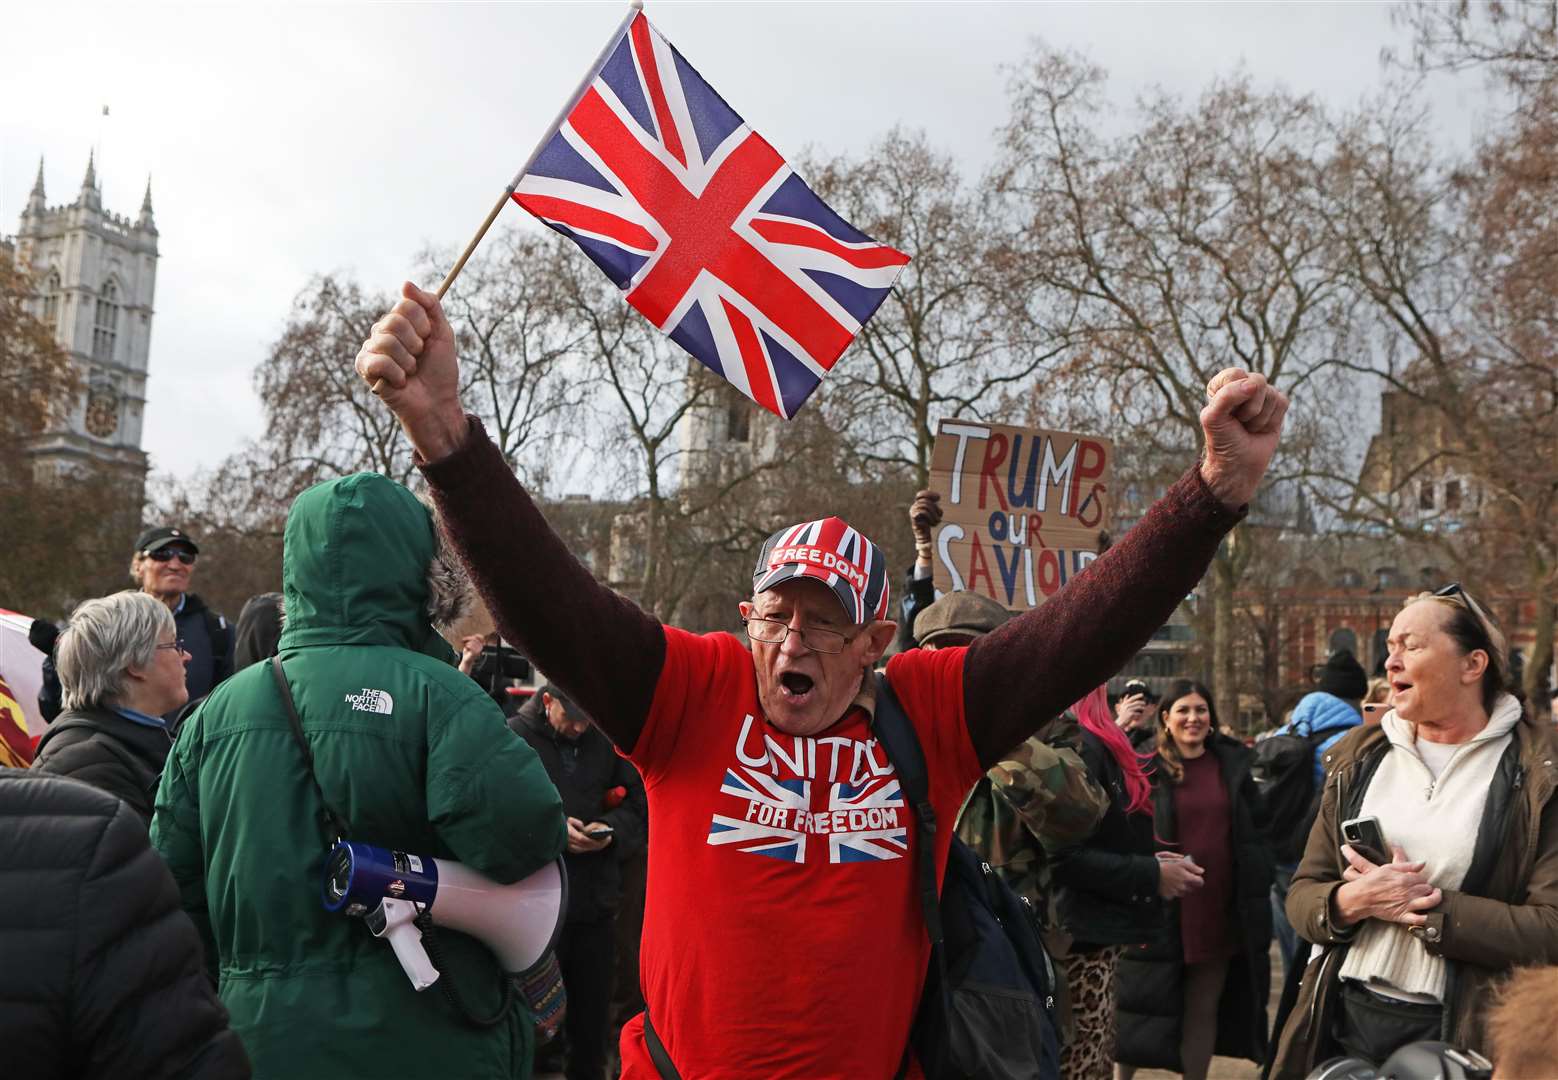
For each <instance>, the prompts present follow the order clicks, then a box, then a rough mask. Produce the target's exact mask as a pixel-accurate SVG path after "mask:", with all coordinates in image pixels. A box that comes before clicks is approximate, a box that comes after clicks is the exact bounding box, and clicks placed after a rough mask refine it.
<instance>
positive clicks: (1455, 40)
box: [1387, 0, 1558, 112]
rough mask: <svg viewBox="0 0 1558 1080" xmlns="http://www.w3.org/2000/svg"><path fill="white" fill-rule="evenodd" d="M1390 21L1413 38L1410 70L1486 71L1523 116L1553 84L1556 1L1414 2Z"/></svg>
mask: <svg viewBox="0 0 1558 1080" xmlns="http://www.w3.org/2000/svg"><path fill="white" fill-rule="evenodd" d="M1392 17H1393V18H1394V19H1395V20H1396V21H1397V22H1399V23H1404V24H1405V25H1406V27H1407V29H1408V30H1409V31H1410V33H1411V35H1412V44H1411V57H1410V60H1411V63H1412V65H1413V66H1414V67H1416V68H1418V69H1419V70H1422V71H1435V70H1441V71H1465V70H1469V69H1482V70H1486V71H1490V72H1491V73H1492V74H1493V75H1494V76H1495V77H1496V78H1498V79H1499V80H1500V81H1501V82H1503V83H1504V84H1505V85H1506V86H1508V87H1509V88H1510V89H1511V90H1512V91H1513V92H1514V93H1515V95H1516V104H1517V106H1518V107H1521V108H1524V109H1526V110H1527V111H1528V112H1531V111H1534V110H1535V109H1536V108H1539V107H1540V104H1541V96H1542V93H1543V89H1544V88H1545V87H1547V86H1549V85H1550V84H1551V83H1552V82H1553V81H1554V79H1555V78H1558V0H1479V2H1475V3H1474V2H1473V0H1413V2H1412V3H1409V4H1404V5H1401V6H1400V7H1398V8H1397V9H1396V10H1395V11H1394V12H1393V13H1392ZM1387 56H1389V53H1388V51H1387Z"/></svg>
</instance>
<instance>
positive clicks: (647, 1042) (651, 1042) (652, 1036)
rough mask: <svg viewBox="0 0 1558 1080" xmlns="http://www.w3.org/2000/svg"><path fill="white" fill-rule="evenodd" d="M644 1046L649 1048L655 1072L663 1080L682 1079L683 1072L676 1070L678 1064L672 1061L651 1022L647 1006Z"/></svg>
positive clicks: (645, 1011)
mask: <svg viewBox="0 0 1558 1080" xmlns="http://www.w3.org/2000/svg"><path fill="white" fill-rule="evenodd" d="M644 1046H645V1047H646V1048H648V1050H649V1060H650V1061H652V1062H653V1063H654V1066H655V1072H657V1073H659V1074H660V1077H661V1080H682V1074H681V1073H679V1072H677V1071H676V1065H675V1063H673V1062H672V1061H671V1055H670V1054H669V1053H668V1052H667V1051H666V1049H665V1043H663V1042H661V1041H660V1036H659V1035H658V1034H657V1033H656V1032H655V1026H654V1024H652V1023H650V1022H649V1010H648V1009H647V1008H646V1009H645V1010H644Z"/></svg>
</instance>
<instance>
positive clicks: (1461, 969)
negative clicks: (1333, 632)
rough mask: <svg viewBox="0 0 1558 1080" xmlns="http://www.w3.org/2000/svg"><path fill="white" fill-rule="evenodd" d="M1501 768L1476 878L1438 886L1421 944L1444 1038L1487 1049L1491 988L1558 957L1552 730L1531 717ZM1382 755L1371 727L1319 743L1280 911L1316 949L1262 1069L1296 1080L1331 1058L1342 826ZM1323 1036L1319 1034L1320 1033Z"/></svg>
mask: <svg viewBox="0 0 1558 1080" xmlns="http://www.w3.org/2000/svg"><path fill="white" fill-rule="evenodd" d="M1514 735H1515V741H1514V742H1513V743H1512V744H1511V752H1507V753H1506V755H1505V757H1504V759H1503V760H1502V761H1501V762H1500V764H1499V769H1498V773H1497V775H1496V777H1495V780H1494V784H1493V788H1492V790H1491V791H1490V792H1489V795H1488V802H1489V806H1488V809H1487V811H1485V813H1484V816H1483V824H1482V826H1481V828H1480V829H1479V830H1478V834H1477V853H1476V856H1475V857H1474V860H1473V864H1472V869H1471V871H1470V872H1469V873H1468V877H1472V876H1481V875H1479V871H1478V863H1479V862H1484V861H1486V864H1487V865H1486V867H1485V870H1486V875H1485V885H1484V886H1483V887H1482V888H1479V889H1476V890H1475V892H1476V895H1472V893H1470V892H1461V891H1456V890H1446V891H1445V893H1444V902H1443V903H1442V904H1440V905H1439V906H1438V907H1437V908H1435V909H1434V910H1433V911H1431V912H1429V914H1428V925H1427V926H1426V927H1425V928H1424V930H1423V932H1422V934H1421V935H1420V937H1419V940H1421V941H1422V942H1423V945H1424V946H1425V947H1426V948H1427V949H1428V951H1429V952H1430V953H1432V954H1434V955H1436V956H1443V957H1444V958H1445V959H1446V960H1448V961H1450V974H1449V982H1448V985H1447V988H1446V993H1445V1006H1446V1008H1445V1014H1446V1015H1445V1020H1446V1024H1445V1031H1444V1037H1445V1038H1446V1039H1447V1041H1449V1042H1451V1043H1454V1044H1457V1045H1461V1046H1471V1047H1474V1048H1477V1049H1482V1050H1485V1049H1486V1048H1485V1047H1484V1046H1483V1026H1482V1025H1483V1010H1484V1009H1485V1008H1486V1006H1487V1004H1488V1002H1489V998H1490V994H1489V990H1490V989H1491V987H1492V984H1493V983H1494V982H1495V981H1496V980H1497V979H1499V978H1500V977H1502V976H1504V975H1506V974H1508V972H1509V971H1510V969H1511V968H1513V967H1514V966H1515V965H1517V964H1554V963H1558V799H1554V798H1553V794H1554V791H1555V790H1558V735H1555V733H1554V730H1553V728H1552V727H1550V726H1548V725H1545V724H1538V723H1537V722H1535V721H1533V720H1532V719H1531V717H1530V716H1529V715H1527V716H1522V717H1521V718H1520V722H1519V723H1517V724H1516V725H1515V729H1514ZM1388 752H1389V747H1388V744H1387V743H1386V739H1385V733H1384V732H1383V731H1382V730H1380V728H1379V727H1377V726H1369V727H1360V728H1356V729H1354V730H1353V731H1350V732H1348V733H1347V735H1346V736H1345V737H1344V738H1343V739H1342V740H1341V741H1340V742H1338V743H1337V744H1336V745H1335V746H1333V747H1332V748H1331V749H1330V750H1328V751H1327V752H1326V754H1325V756H1324V758H1323V759H1322V760H1323V762H1324V764H1325V792H1324V795H1323V797H1322V800H1321V803H1320V816H1319V818H1318V819H1316V821H1315V826H1314V828H1313V829H1312V830H1311V831H1310V833H1309V842H1308V844H1307V845H1306V847H1305V849H1304V857H1303V861H1302V862H1300V863H1299V866H1298V869H1297V870H1296V871H1295V872H1294V874H1293V884H1292V886H1291V888H1290V889H1289V890H1288V899H1287V916H1288V920H1289V921H1290V922H1291V923H1292V924H1293V929H1294V930H1296V931H1298V936H1299V937H1300V938H1303V939H1305V940H1307V941H1310V942H1314V943H1315V944H1317V945H1320V946H1322V947H1323V951H1322V952H1321V953H1320V955H1318V956H1317V957H1316V958H1315V959H1313V960H1312V961H1310V963H1309V966H1308V968H1307V969H1306V970H1305V972H1304V980H1303V984H1302V986H1301V987H1300V989H1299V992H1298V1000H1297V1002H1296V1004H1295V1005H1294V1008H1293V1011H1292V1012H1291V1013H1290V1014H1289V1016H1288V1020H1287V1024H1286V1026H1285V1027H1284V1028H1283V1030H1282V1034H1281V1037H1280V1040H1279V1042H1278V1044H1277V1053H1276V1057H1275V1059H1274V1061H1273V1063H1272V1069H1271V1073H1270V1075H1271V1076H1272V1077H1273V1078H1275V1080H1302V1078H1303V1077H1305V1076H1307V1075H1308V1073H1309V1072H1310V1070H1311V1069H1313V1068H1314V1066H1315V1065H1317V1064H1319V1063H1320V1062H1322V1061H1324V1060H1325V1059H1326V1057H1327V1056H1329V1055H1331V1054H1333V1053H1334V1050H1333V1049H1332V1048H1331V1046H1330V1045H1329V1044H1330V1038H1329V1032H1330V1030H1331V1023H1332V1019H1333V1016H1332V1013H1333V1010H1334V1007H1335V1001H1336V997H1337V988H1338V985H1339V981H1340V980H1339V977H1338V972H1339V971H1340V970H1341V965H1342V959H1343V957H1344V956H1345V955H1346V951H1347V945H1348V942H1349V941H1350V940H1351V937H1352V934H1351V931H1350V930H1341V929H1338V928H1337V927H1334V926H1333V925H1332V924H1331V920H1330V909H1331V894H1332V893H1333V892H1335V891H1336V889H1338V888H1339V887H1340V886H1341V884H1342V870H1343V869H1344V867H1343V859H1342V855H1341V845H1342V840H1341V828H1340V823H1341V822H1342V821H1343V820H1345V819H1346V818H1347V817H1349V816H1354V815H1356V813H1357V808H1358V806H1359V805H1361V803H1362V801H1363V792H1364V791H1365V790H1366V789H1367V787H1368V782H1369V780H1370V778H1371V777H1372V776H1373V772H1374V768H1375V766H1377V765H1378V763H1379V761H1380V760H1381V758H1382V757H1383V756H1384V754H1385V753H1388ZM1317 1036H1321V1037H1317Z"/></svg>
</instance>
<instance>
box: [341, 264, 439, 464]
mask: <svg viewBox="0 0 1558 1080" xmlns="http://www.w3.org/2000/svg"><path fill="white" fill-rule="evenodd" d="M400 295H401V299H400V300H399V301H397V302H396V304H395V306H394V307H392V308H390V310H389V312H388V314H386V315H385V316H384V317H383V318H382V319H380V320H379V321H378V322H376V323H374V324H373V333H372V334H371V335H370V336H369V338H368V340H367V341H365V342H363V343H362V348H361V349H360V350H359V351H358V353H357V374H358V375H359V376H361V377H362V379H363V381H364V382H366V383H367V384H368V385H369V386H370V387H371V388H372V390H373V392H374V393H375V394H377V395H378V396H379V398H380V399H381V400H383V402H384V404H386V405H388V406H389V407H390V409H391V411H393V412H394V414H395V416H396V418H397V419H398V420H399V421H400V426H401V427H402V428H404V429H405V432H406V437H407V438H409V439H410V440H411V445H412V446H413V447H415V448H416V450H417V452H418V453H420V454H421V455H422V457H423V458H424V459H426V460H428V461H435V460H437V459H438V458H441V457H446V456H448V455H449V454H451V453H453V452H454V451H455V450H456V449H458V448H459V446H460V444H461V443H463V442H464V441H465V435H466V421H465V410H464V409H462V408H461V407H460V371H459V364H458V363H457V362H456V360H455V355H454V330H453V329H452V328H451V327H450V326H449V320H448V319H446V318H445V317H444V309H443V307H442V306H441V305H440V304H439V302H438V297H437V296H435V295H434V294H432V293H430V292H424V291H423V290H422V289H419V288H417V287H416V286H415V285H413V284H411V282H409V281H408V282H406V283H405V284H404V285H402V286H401V289H400Z"/></svg>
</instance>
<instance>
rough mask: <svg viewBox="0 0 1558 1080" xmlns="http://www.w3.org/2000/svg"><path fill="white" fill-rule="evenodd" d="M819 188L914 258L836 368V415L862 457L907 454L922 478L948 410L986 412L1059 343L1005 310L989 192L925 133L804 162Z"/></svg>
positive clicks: (890, 458) (903, 457) (1020, 388)
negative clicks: (858, 154) (861, 152)
mask: <svg viewBox="0 0 1558 1080" xmlns="http://www.w3.org/2000/svg"><path fill="white" fill-rule="evenodd" d="M809 171H810V172H811V173H812V187H813V188H815V189H816V191H817V193H818V194H819V195H821V196H822V197H823V198H824V199H825V200H827V201H828V203H829V204H830V205H831V206H833V207H834V209H836V210H838V211H839V212H840V213H841V214H842V215H843V216H844V217H845V218H846V219H848V220H849V221H850V222H852V223H853V224H854V225H856V226H857V227H858V228H860V229H861V230H863V231H864V232H866V233H867V234H869V235H870V236H871V237H872V238H873V239H876V240H879V241H881V242H883V243H887V244H891V245H893V246H894V247H896V248H899V249H900V250H902V251H905V252H907V253H908V254H909V255H910V256H911V257H912V259H913V261H912V262H911V263H910V264H909V266H908V268H907V269H905V271H904V272H903V276H902V277H900V278H899V280H898V283H897V285H896V286H894V288H893V289H892V291H891V293H890V294H889V295H888V296H887V298H886V300H885V301H883V303H882V306H881V307H880V308H878V309H877V312H876V315H875V316H874V317H873V318H872V319H871V321H870V322H868V323H867V324H866V325H865V328H864V329H863V330H862V331H861V332H860V335H859V337H857V338H856V339H855V344H854V345H853V346H852V347H851V348H850V350H849V352H847V353H846V354H845V355H844V357H843V358H842V359H841V360H840V361H839V363H838V365H837V366H836V367H835V368H834V370H833V372H832V374H831V375H830V376H829V380H830V382H831V383H832V384H833V389H834V390H835V393H833V394H831V395H830V396H829V398H828V399H827V400H828V402H829V404H830V405H831V406H832V407H833V409H834V410H835V411H836V414H837V416H838V421H837V422H838V424H839V425H840V426H841V427H844V428H846V429H849V430H852V431H856V432H858V433H859V434H860V435H861V436H862V438H860V439H859V440H858V441H857V450H856V452H857V453H858V454H859V455H860V456H862V457H863V458H866V459H870V460H874V461H882V462H900V463H903V464H904V465H907V466H908V467H909V468H910V469H911V470H912V471H913V474H914V481H915V482H916V483H918V484H919V485H920V486H921V487H924V486H925V484H926V483H927V482H928V480H929V476H930V455H931V447H932V445H933V444H934V442H935V437H936V421H937V420H938V419H939V418H941V417H953V416H963V417H974V418H981V419H984V418H990V417H991V414H992V411H993V410H996V409H999V408H1000V407H1001V406H1002V405H1004V404H1005V402H1006V400H1007V399H1008V398H1009V397H1011V396H1013V395H1014V394H1016V393H1018V392H1025V391H1027V390H1029V389H1030V388H1031V386H1032V384H1033V381H1034V379H1035V378H1036V377H1037V376H1038V374H1039V373H1040V372H1041V371H1043V369H1044V367H1045V365H1046V364H1047V363H1048V362H1050V361H1051V360H1053V359H1054V357H1055V356H1056V355H1057V354H1058V353H1059V351H1060V343H1059V342H1058V340H1057V339H1055V338H1054V337H1053V336H1051V335H1049V334H1045V333H1034V332H1032V329H1031V327H1030V326H1029V324H1027V323H1026V322H1021V321H1014V320H1012V319H1011V318H1009V317H1008V305H1007V303H1006V300H1005V293H1006V290H1007V289H1008V287H1009V282H1008V280H1007V279H1006V278H1005V277H1003V275H1002V273H1001V272H1000V270H999V268H998V267H997V266H996V265H995V263H994V262H993V261H992V259H991V254H992V249H993V247H994V245H993V242H992V233H991V231H990V229H989V228H988V221H987V216H986V214H985V213H984V211H983V203H984V201H985V196H986V193H985V192H984V191H983V190H981V189H980V188H979V187H978V186H977V185H976V186H970V185H969V184H968V183H967V181H966V180H965V178H964V177H963V176H962V174H961V172H960V170H959V169H958V167H957V165H956V163H955V162H954V161H953V160H952V158H951V157H950V156H949V155H946V154H942V153H939V152H937V151H936V150H935V149H934V148H933V147H931V146H930V145H929V144H928V143H927V141H926V139H925V135H924V133H923V132H915V133H911V132H906V131H903V130H900V129H894V130H893V131H891V132H889V133H888V134H887V135H886V136H884V137H883V138H882V139H881V140H880V141H878V142H877V143H876V144H875V145H874V146H873V147H872V148H871V150H870V151H869V152H868V153H867V154H866V155H865V156H864V157H862V158H860V159H858V160H854V159H850V158H847V157H840V158H837V159H834V160H832V161H829V162H826V163H823V164H821V165H819V166H817V167H816V168H814V169H812V170H809Z"/></svg>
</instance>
